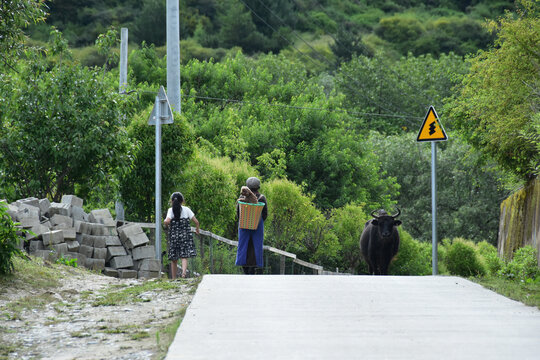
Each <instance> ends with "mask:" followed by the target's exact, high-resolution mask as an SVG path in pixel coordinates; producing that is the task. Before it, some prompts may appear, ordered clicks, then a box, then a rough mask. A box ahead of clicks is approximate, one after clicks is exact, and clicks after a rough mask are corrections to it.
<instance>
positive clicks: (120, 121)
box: [0, 0, 540, 275]
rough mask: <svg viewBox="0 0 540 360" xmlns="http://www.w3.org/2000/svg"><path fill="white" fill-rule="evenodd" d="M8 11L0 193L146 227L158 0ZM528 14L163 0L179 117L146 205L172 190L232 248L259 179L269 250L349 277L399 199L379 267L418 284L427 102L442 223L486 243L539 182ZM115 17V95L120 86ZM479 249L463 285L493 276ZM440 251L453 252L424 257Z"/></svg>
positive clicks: (457, 7) (38, 5)
mask: <svg viewBox="0 0 540 360" xmlns="http://www.w3.org/2000/svg"><path fill="white" fill-rule="evenodd" d="M15 3H16V2H10V3H9V6H10V7H6V9H3V10H6V11H14V13H16V14H17V16H16V17H15V21H14V22H8V21H6V20H5V18H4V17H2V20H0V35H2V38H1V39H2V40H0V55H1V56H2V59H3V63H2V65H0V66H1V68H2V71H1V72H0V120H1V122H2V127H1V130H0V147H1V148H2V153H1V157H0V198H7V199H8V200H10V201H12V200H15V199H16V198H22V197H27V196H39V197H48V198H50V199H51V200H58V199H59V198H60V197H61V195H62V194H65V193H75V194H77V195H79V196H81V197H83V198H85V199H86V200H87V206H90V207H91V206H93V205H98V204H99V205H100V206H103V205H104V206H108V207H110V206H112V205H113V200H116V199H121V200H122V201H123V202H124V204H125V205H126V215H127V217H128V219H130V220H136V221H152V220H153V219H152V218H153V216H154V215H153V211H152V208H153V204H154V199H153V196H154V195H153V192H154V184H153V182H154V174H153V169H154V134H153V131H154V129H153V127H151V126H148V125H147V119H148V113H149V111H150V108H151V107H152V106H153V102H154V98H155V94H156V91H157V89H158V88H159V86H161V85H165V83H166V59H165V57H164V56H165V49H164V47H163V45H164V40H165V36H164V26H163V24H164V20H163V15H164V9H163V6H164V2H163V1H156V0H117V1H114V2H106V1H103V0H89V1H86V2H85V6H80V2H78V1H74V0H56V1H54V2H48V1H47V2H46V5H48V7H45V6H44V5H45V3H44V2H42V1H38V0H35V1H32V0H29V1H23V2H19V3H17V4H15ZM537 5H538V2H537V1H535V0H519V1H517V2H516V3H513V2H511V1H502V0H501V1H482V0H478V1H450V0H444V1H443V0H441V1H436V0H434V1H430V2H427V3H426V2H423V1H411V0H407V1H401V0H384V1H383V0H381V1H370V2H367V1H348V0H347V1H321V2H318V1H316V0H306V1H302V2H290V1H285V0H283V1H282V0H280V1H274V2H268V3H267V2H262V1H258V0H205V1H194V0H182V1H180V14H181V19H180V21H181V34H180V35H181V48H182V50H183V51H182V65H181V74H182V83H181V86H182V114H175V123H174V124H172V125H164V126H163V137H162V139H163V146H162V149H163V153H162V158H163V164H162V171H163V174H162V179H163V184H162V189H163V193H162V199H163V202H164V203H163V206H162V208H163V209H164V212H165V210H166V209H167V207H168V204H167V201H168V199H169V196H170V194H171V193H172V192H173V191H181V192H182V193H184V195H185V197H186V204H187V205H188V206H190V207H191V208H192V209H193V210H194V212H195V214H196V215H197V218H198V219H199V220H200V222H201V226H202V228H203V229H206V230H210V231H212V232H214V233H217V234H219V235H222V236H225V237H229V238H234V237H235V236H236V219H235V212H234V204H235V200H236V198H237V196H238V194H239V190H240V186H242V185H243V184H244V182H245V179H246V178H247V177H249V176H259V177H260V178H261V180H262V182H263V186H262V189H261V190H262V192H263V193H264V194H265V195H266V196H267V198H268V200H269V207H270V208H269V218H268V219H267V221H266V223H265V227H266V239H265V241H266V243H267V244H269V245H271V246H275V247H277V248H280V249H283V250H286V251H290V252H293V253H295V254H297V255H298V257H299V258H301V259H304V260H307V261H311V262H314V263H318V264H320V265H323V266H325V267H326V268H329V269H335V268H339V269H344V270H347V271H350V272H353V273H363V272H365V265H364V264H363V262H362V261H361V260H360V253H359V248H358V239H359V238H360V234H361V231H362V229H363V225H364V224H365V222H366V221H367V220H368V219H369V213H371V211H372V210H374V209H378V208H385V209H387V210H389V211H390V210H392V209H393V208H394V207H395V206H398V207H399V208H401V210H402V216H401V218H402V220H403V228H402V229H401V236H402V247H401V251H400V254H399V255H398V257H397V258H396V259H395V261H394V263H393V264H392V267H391V269H390V271H391V272H392V273H394V274H400V275H405V274H427V273H429V268H430V262H429V257H430V251H431V249H430V248H429V246H430V245H429V244H428V241H429V235H428V234H429V228H430V227H431V223H430V222H431V219H430V185H429V149H428V147H427V146H424V145H426V144H417V143H416V142H415V138H414V136H415V135H416V131H417V130H418V129H419V126H420V125H421V123H422V120H423V117H424V115H425V112H426V110H427V108H428V106H429V105H433V106H434V107H436V108H437V109H438V111H439V116H440V118H441V121H442V123H443V124H444V125H445V129H446V131H447V133H448V134H449V140H448V141H447V142H445V143H439V144H438V149H439V167H438V172H439V175H438V179H439V181H440V182H439V191H440V192H439V203H440V204H441V208H440V210H439V214H440V223H439V224H440V225H439V226H440V232H441V234H442V235H443V237H446V238H449V239H450V238H466V239H469V240H472V241H473V242H474V243H482V242H484V241H485V243H486V244H488V243H489V244H495V243H496V237H497V222H498V211H499V210H498V209H499V203H500V201H501V200H502V199H503V198H504V197H505V196H506V195H507V194H508V190H509V189H512V187H515V186H516V184H519V182H520V181H521V182H523V181H526V180H528V179H530V178H533V177H535V176H536V175H537V168H538V161H539V160H538V153H539V151H538V150H539V149H540V145H539V141H538V130H539V129H540V126H539V125H538V119H539V116H538V98H539V97H538V93H539V91H538V84H539V73H538V71H537V69H538V61H539V58H538V54H537V51H536V49H537V48H538V44H539V42H540V36H539V34H540V26H539V24H540V22H539V20H538V6H537ZM6 6H8V5H6ZM516 9H518V11H515V10H516ZM45 10H47V11H48V12H49V14H48V16H45V15H44V11H45ZM505 10H512V11H513V12H508V13H507V14H504V11H505ZM45 19H46V20H45ZM485 19H491V20H488V22H487V24H488V26H487V27H486V26H485V24H486V22H485ZM44 20H45V21H44ZM50 25H54V26H55V28H50V27H49V26H50ZM123 26H125V27H128V28H129V29H130V48H129V49H130V51H129V52H130V55H129V88H128V92H127V94H118V83H117V80H116V79H118V68H117V58H118V47H117V45H118V32H117V29H119V28H120V27H123ZM25 32H26V34H27V35H29V37H28V38H27V37H25ZM47 34H49V35H48V36H47ZM94 43H95V44H96V45H95V46H94V45H93V44H94ZM14 49H16V51H15V52H13V51H12V50H14ZM71 50H74V51H71ZM12 55H13V57H11V56H12ZM510 176H514V177H513V178H511V177H510ZM516 179H517V180H516ZM162 215H164V214H162ZM464 243H465V242H464ZM455 244H460V241H456V242H455ZM467 244H468V243H467ZM452 246H454V245H452ZM455 246H456V249H458V248H459V246H461V245H455ZM483 248H484V250H485V251H486V253H487V254H491V255H486V256H484V257H483V258H485V259H488V260H485V264H483V265H482V264H481V262H480V263H479V264H481V265H478V267H477V268H478V269H480V268H483V269H485V271H484V272H482V271H480V270H478V271H477V270H475V272H474V273H475V274H481V273H487V272H493V269H496V268H497V267H498V266H499V265H500V264H497V263H496V260H494V258H493V256H492V252H491V251H488V250H487V249H490V248H489V247H488V246H487V245H483ZM464 249H465V250H464ZM222 250H223V249H216V251H217V253H219V254H221V255H220V256H222V258H223V259H224V258H225V257H226V256H227V251H222ZM471 251H472V250H471ZM474 251H476V250H474ZM454 252H456V253H458V254H465V253H467V254H468V252H470V249H469V248H467V247H466V246H465V247H463V249H458V250H455V249H454V248H452V247H451V246H450V245H449V246H443V248H442V250H441V254H442V255H446V256H447V257H446V259H452V258H453V257H454V258H456V256H454V255H453V253H454ZM457 258H458V259H459V258H460V256H457ZM473 260H474V259H473V257H471V262H473ZM454 263H456V261H449V262H448V263H445V264H444V266H446V267H447V268H449V269H452V270H451V271H456V272H457V271H458V270H455V269H454V268H453V266H454V265H453V264H454ZM486 264H487V265H486ZM469 265H470V264H469ZM469 265H467V266H469ZM204 266H206V265H205V264H201V268H204ZM501 266H502V265H501ZM221 268H223V269H230V263H228V262H227V261H225V260H223V261H222V266H221ZM458 268H459V266H458ZM486 269H487V270H486ZM490 269H491V270H490ZM226 271H229V270H226Z"/></svg>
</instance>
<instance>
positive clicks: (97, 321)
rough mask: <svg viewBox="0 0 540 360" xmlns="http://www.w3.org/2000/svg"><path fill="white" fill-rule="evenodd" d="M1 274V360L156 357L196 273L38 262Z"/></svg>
mask: <svg viewBox="0 0 540 360" xmlns="http://www.w3.org/2000/svg"><path fill="white" fill-rule="evenodd" d="M16 268H17V271H16V273H15V275H14V276H9V277H6V278H0V359H55V360H58V359H79V360H82V359H87V360H89V359H107V360H116V359H126V360H127V359H129V360H137V359H162V358H163V357H164V356H165V354H166V352H167V348H168V346H169V345H170V342H171V341H172V339H173V337H174V335H175V332H176V329H177V326H178V324H179V322H180V321H181V318H182V317H183V314H184V312H185V309H186V308H187V306H188V305H189V303H190V301H191V299H192V297H193V294H194V292H195V289H196V286H197V284H198V279H187V280H181V281H170V280H166V279H155V280H138V279H116V278H112V277H107V276H103V275H99V274H96V273H93V272H90V271H87V270H84V269H79V268H73V267H69V266H62V265H57V264H47V263H43V262H41V263H40V260H37V259H34V260H32V261H24V262H23V261H22V260H17V262H16Z"/></svg>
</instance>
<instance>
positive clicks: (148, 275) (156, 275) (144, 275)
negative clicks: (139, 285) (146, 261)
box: [138, 270, 159, 279]
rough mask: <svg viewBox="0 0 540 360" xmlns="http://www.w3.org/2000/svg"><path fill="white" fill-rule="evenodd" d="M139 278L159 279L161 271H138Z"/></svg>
mask: <svg viewBox="0 0 540 360" xmlns="http://www.w3.org/2000/svg"><path fill="white" fill-rule="evenodd" d="M138 275H139V279H157V278H159V271H158V272H155V271H143V270H141V271H139V272H138Z"/></svg>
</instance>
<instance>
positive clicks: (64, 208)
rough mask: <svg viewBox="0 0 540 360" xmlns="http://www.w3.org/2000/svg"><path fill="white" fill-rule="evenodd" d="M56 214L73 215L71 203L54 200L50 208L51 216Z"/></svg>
mask: <svg viewBox="0 0 540 360" xmlns="http://www.w3.org/2000/svg"><path fill="white" fill-rule="evenodd" d="M55 214H59V215H64V216H71V205H70V204H63V203H57V202H53V203H51V207H50V208H49V216H50V217H52V216H53V215H55Z"/></svg>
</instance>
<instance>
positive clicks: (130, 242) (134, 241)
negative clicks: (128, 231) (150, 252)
mask: <svg viewBox="0 0 540 360" xmlns="http://www.w3.org/2000/svg"><path fill="white" fill-rule="evenodd" d="M149 242H150V240H149V239H148V237H147V236H146V234H145V233H143V232H142V233H138V234H135V235H131V236H130V237H128V239H127V240H126V242H125V243H124V246H125V247H127V248H128V249H134V248H136V247H139V246H143V245H146V244H148V243H149Z"/></svg>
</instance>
